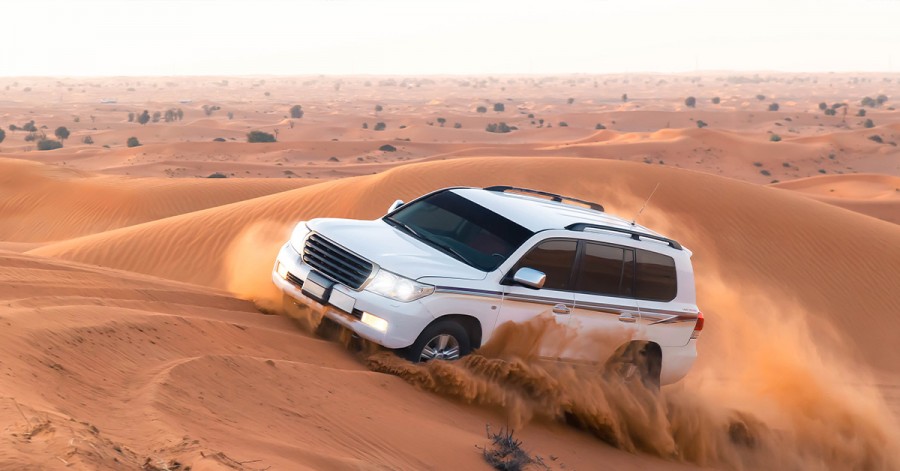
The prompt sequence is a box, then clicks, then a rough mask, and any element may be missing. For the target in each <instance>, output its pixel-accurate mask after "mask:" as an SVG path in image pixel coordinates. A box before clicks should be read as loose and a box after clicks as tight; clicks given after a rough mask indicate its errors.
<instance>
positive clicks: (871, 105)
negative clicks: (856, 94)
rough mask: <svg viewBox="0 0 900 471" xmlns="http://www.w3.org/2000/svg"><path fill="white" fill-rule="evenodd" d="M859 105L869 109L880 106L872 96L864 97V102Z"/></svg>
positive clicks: (861, 101)
mask: <svg viewBox="0 0 900 471" xmlns="http://www.w3.org/2000/svg"><path fill="white" fill-rule="evenodd" d="M859 104H860V105H862V106H866V107H869V108H875V107H876V106H878V102H877V101H875V99H874V98H872V97H870V96H867V97H864V98H863V99H862V100H860V102H859Z"/></svg>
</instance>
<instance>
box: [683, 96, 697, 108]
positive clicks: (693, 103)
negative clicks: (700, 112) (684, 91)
mask: <svg viewBox="0 0 900 471" xmlns="http://www.w3.org/2000/svg"><path fill="white" fill-rule="evenodd" d="M684 106H687V107H688V108H693V107H695V106H697V99H696V98H694V97H692V96H689V97H687V98H685V99H684Z"/></svg>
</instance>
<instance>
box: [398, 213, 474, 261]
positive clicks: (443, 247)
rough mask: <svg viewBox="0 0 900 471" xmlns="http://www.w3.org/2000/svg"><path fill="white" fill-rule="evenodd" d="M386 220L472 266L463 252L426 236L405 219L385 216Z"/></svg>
mask: <svg viewBox="0 0 900 471" xmlns="http://www.w3.org/2000/svg"><path fill="white" fill-rule="evenodd" d="M384 220H385V221H387V222H389V223H391V224H392V225H394V227H399V228H401V229H403V230H405V231H406V232H409V233H410V234H412V235H413V236H415V237H416V238H417V239H419V240H421V241H422V242H425V243H426V244H428V245H431V246H434V247H435V248H438V249H440V250H441V251H443V252H445V253H446V254H447V255H450V256H452V257H453V258H455V259H457V260H459V261H460V262H463V263H465V264H466V265H469V266H472V264H471V263H470V262H469V261H468V260H466V257H463V256H462V254H461V253H459V252H458V251H456V249H454V248H453V247H450V246H449V245H447V244H444V243H441V242H438V241H436V240H434V239H431V238H429V237H425V236H424V235H422V234H421V233H419V232H418V231H416V230H415V229H413V228H412V226H410V225H409V224H407V223H405V222H403V221H400V220H397V219H395V218H394V217H392V216H388V217H385V218H384Z"/></svg>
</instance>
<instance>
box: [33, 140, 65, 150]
mask: <svg viewBox="0 0 900 471" xmlns="http://www.w3.org/2000/svg"><path fill="white" fill-rule="evenodd" d="M62 146H63V145H62V142H59V141H55V140H53V139H40V140H38V141H37V150H53V149H59V148H61V147H62Z"/></svg>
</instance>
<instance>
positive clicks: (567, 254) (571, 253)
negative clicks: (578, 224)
mask: <svg viewBox="0 0 900 471" xmlns="http://www.w3.org/2000/svg"><path fill="white" fill-rule="evenodd" d="M577 247H578V243H577V242H575V241H574V240H548V241H545V242H542V243H541V244H539V245H538V246H537V247H535V248H533V249H531V251H530V252H528V254H527V255H525V256H524V257H522V259H521V260H519V263H518V264H516V266H515V268H513V270H512V273H511V274H513V275H514V274H515V273H516V270H518V269H519V268H522V267H528V268H534V269H535V270H538V271H540V272H543V273H544V274H545V275H547V281H545V282H544V289H567V288H568V286H569V278H570V277H571V275H572V265H573V264H574V263H575V249H576V248H577Z"/></svg>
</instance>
